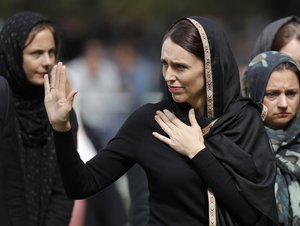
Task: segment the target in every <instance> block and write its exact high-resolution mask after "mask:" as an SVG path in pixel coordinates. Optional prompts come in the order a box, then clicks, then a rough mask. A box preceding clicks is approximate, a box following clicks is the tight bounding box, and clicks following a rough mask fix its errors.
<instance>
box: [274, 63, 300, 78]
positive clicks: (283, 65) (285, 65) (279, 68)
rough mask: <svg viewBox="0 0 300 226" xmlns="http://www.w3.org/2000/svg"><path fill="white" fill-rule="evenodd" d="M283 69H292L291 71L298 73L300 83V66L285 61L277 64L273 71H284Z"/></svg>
mask: <svg viewBox="0 0 300 226" xmlns="http://www.w3.org/2000/svg"><path fill="white" fill-rule="evenodd" d="M283 70H290V71H292V72H294V73H295V74H296V75H297V77H298V81H299V83H300V70H299V68H297V67H296V65H294V64H292V63H290V62H283V63H281V64H279V65H277V66H276V67H275V68H274V70H273V71H283Z"/></svg>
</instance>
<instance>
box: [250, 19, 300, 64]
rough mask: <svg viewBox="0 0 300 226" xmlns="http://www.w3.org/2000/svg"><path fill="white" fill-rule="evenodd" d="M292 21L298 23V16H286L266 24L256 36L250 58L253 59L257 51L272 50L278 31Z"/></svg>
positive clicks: (299, 20)
mask: <svg viewBox="0 0 300 226" xmlns="http://www.w3.org/2000/svg"><path fill="white" fill-rule="evenodd" d="M292 21H297V22H299V23H300V18H299V17H297V16H288V17H284V18H281V19H279V20H275V21H274V22H272V23H270V24H269V25H267V26H266V27H265V28H264V29H263V31H262V32H261V33H260V35H259V36H258V37H257V39H256V42H255V46H254V49H253V50H252V52H251V56H250V59H253V58H254V57H255V56H256V55H258V54H259V53H262V52H266V51H270V50H273V49H271V48H272V45H273V42H274V40H275V37H276V35H277V33H278V31H279V30H280V28H282V27H283V26H284V25H285V24H287V23H290V22H292Z"/></svg>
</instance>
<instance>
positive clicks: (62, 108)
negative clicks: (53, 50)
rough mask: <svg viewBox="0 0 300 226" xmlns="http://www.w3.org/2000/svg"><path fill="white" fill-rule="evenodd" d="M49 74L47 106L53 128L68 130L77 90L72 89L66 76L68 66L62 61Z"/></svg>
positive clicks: (46, 84) (46, 96) (46, 79)
mask: <svg viewBox="0 0 300 226" xmlns="http://www.w3.org/2000/svg"><path fill="white" fill-rule="evenodd" d="M50 80H51V81H49V76H48V75H45V80H44V86H45V99H44V103H45V107H46V111H47V114H48V118H49V121H50V123H51V125H52V127H53V129H55V130H57V131H67V130H69V129H70V128H71V125H70V113H71V110H72V105H73V100H74V96H75V94H76V91H75V90H72V91H70V89H69V88H68V87H69V85H68V81H67V77H66V67H65V66H64V65H63V64H62V63H58V64H57V65H55V66H54V68H53V70H52V72H51V78H50Z"/></svg>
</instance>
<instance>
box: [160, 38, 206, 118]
mask: <svg viewBox="0 0 300 226" xmlns="http://www.w3.org/2000/svg"><path fill="white" fill-rule="evenodd" d="M161 62H162V74H163V76H164V79H165V81H166V83H167V85H168V88H169V91H170V92H171V94H172V98H173V100H174V101H175V102H177V103H183V102H187V103H189V104H190V105H191V106H192V107H194V108H196V109H197V110H199V111H200V112H201V113H202V114H203V113H204V108H205V100H206V94H205V79H204V64H203V62H202V61H201V60H199V59H198V58H197V57H196V56H195V55H194V54H192V53H190V52H188V51H186V50H185V49H183V48H182V47H181V46H179V45H177V44H175V43H174V42H173V41H172V40H171V39H170V38H167V39H166V40H165V41H164V43H163V45H162V49H161Z"/></svg>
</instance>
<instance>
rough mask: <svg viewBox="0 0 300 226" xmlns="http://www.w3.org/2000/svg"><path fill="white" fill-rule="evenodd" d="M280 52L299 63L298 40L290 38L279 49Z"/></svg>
mask: <svg viewBox="0 0 300 226" xmlns="http://www.w3.org/2000/svg"><path fill="white" fill-rule="evenodd" d="M280 52H282V53H285V54H286V55H288V56H290V57H292V58H293V59H294V60H295V61H296V62H298V64H300V40H297V39H292V40H291V41H289V42H288V43H287V44H286V45H285V46H283V47H282V48H281V49H280Z"/></svg>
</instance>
